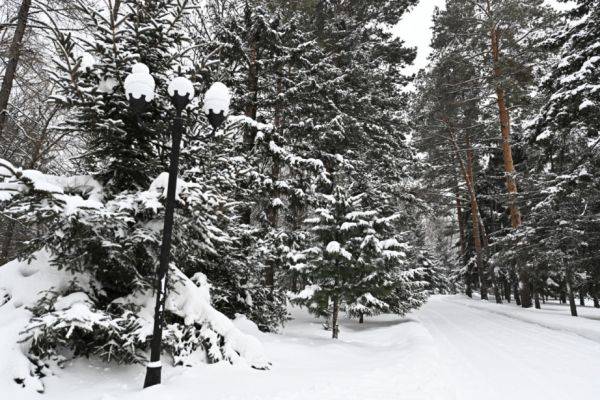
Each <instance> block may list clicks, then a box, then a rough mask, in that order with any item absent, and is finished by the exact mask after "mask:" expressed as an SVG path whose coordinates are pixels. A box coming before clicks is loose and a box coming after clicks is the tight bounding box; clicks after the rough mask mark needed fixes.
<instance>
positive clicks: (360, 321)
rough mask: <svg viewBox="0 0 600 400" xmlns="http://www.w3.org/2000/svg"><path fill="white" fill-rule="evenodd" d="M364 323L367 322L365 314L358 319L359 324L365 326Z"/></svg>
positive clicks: (361, 314)
mask: <svg viewBox="0 0 600 400" xmlns="http://www.w3.org/2000/svg"><path fill="white" fill-rule="evenodd" d="M364 322H365V316H364V314H363V313H360V315H359V317H358V323H359V324H363V323H364Z"/></svg>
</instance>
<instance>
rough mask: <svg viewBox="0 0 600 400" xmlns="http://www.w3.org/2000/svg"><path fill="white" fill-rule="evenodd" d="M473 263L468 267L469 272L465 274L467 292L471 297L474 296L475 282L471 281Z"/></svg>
mask: <svg viewBox="0 0 600 400" xmlns="http://www.w3.org/2000/svg"><path fill="white" fill-rule="evenodd" d="M472 273H473V272H472V271H471V265H469V266H468V267H467V273H466V274H465V294H466V295H467V296H469V297H470V298H473V283H472V281H471V274H472Z"/></svg>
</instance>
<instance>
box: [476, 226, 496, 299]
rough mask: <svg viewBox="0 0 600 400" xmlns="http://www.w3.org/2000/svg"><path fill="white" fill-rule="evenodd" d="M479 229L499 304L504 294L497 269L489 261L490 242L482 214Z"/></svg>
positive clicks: (486, 262)
mask: <svg viewBox="0 0 600 400" xmlns="http://www.w3.org/2000/svg"><path fill="white" fill-rule="evenodd" d="M479 230H480V232H481V240H482V243H483V249H484V253H485V261H484V263H485V264H487V267H488V273H489V274H490V278H491V279H492V289H493V290H494V299H495V300H496V303H497V304H502V295H501V294H500V285H499V283H498V275H497V274H496V270H495V268H494V266H493V264H492V263H490V262H489V261H488V260H489V257H488V254H487V252H488V248H489V245H490V243H489V240H488V235H487V232H486V230H485V226H484V225H483V219H482V218H481V215H480V216H479Z"/></svg>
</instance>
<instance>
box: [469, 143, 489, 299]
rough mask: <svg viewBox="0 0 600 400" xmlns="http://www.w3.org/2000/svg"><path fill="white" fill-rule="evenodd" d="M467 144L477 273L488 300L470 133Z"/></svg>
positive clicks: (482, 297)
mask: <svg viewBox="0 0 600 400" xmlns="http://www.w3.org/2000/svg"><path fill="white" fill-rule="evenodd" d="M465 144H466V146H467V166H466V173H467V181H468V184H467V185H468V186H469V193H470V199H471V222H472V225H473V226H472V229H473V244H474V245H475V257H476V261H477V273H478V275H479V285H480V287H479V291H480V293H481V299H482V300H487V299H488V295H487V282H486V279H485V272H484V265H483V264H484V263H483V256H482V253H483V249H482V245H481V232H480V230H479V229H480V224H479V203H478V202H477V193H476V192H475V184H474V175H473V147H472V146H471V140H470V138H469V135H467V136H466V140H465Z"/></svg>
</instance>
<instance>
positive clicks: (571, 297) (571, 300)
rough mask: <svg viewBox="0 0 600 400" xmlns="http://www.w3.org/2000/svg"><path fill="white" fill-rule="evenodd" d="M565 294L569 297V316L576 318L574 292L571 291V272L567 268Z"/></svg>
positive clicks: (569, 268)
mask: <svg viewBox="0 0 600 400" xmlns="http://www.w3.org/2000/svg"><path fill="white" fill-rule="evenodd" d="M567 293H568V295H569V307H570V308H571V315H572V316H573V317H576V316H577V304H575V292H574V291H573V271H571V267H567Z"/></svg>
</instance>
